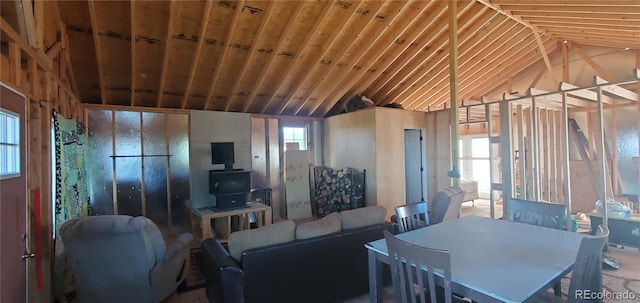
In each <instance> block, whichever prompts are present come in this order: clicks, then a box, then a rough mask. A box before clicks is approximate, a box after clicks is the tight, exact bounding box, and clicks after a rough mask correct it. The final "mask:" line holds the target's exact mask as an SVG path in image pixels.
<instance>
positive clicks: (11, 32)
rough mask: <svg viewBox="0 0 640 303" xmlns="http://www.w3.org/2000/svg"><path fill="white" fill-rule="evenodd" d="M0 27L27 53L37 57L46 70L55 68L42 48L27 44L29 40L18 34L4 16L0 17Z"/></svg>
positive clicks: (10, 39) (39, 63)
mask: <svg viewBox="0 0 640 303" xmlns="http://www.w3.org/2000/svg"><path fill="white" fill-rule="evenodd" d="M0 29H1V30H2V32H3V33H5V34H6V35H7V38H8V39H9V41H11V42H14V43H16V44H18V45H19V46H20V48H21V49H22V50H24V51H25V52H26V53H27V55H29V56H30V57H32V58H35V59H36V61H37V62H38V65H40V66H42V68H43V69H44V70H46V71H49V72H50V71H52V70H53V61H52V60H51V59H50V58H49V57H47V55H46V54H45V53H44V52H43V51H42V50H38V51H36V50H33V49H32V48H31V47H30V46H29V44H27V42H26V41H25V40H24V39H22V37H21V36H20V34H18V33H17V32H16V31H15V30H14V29H13V28H12V27H11V25H9V23H7V21H6V20H4V18H2V17H0Z"/></svg>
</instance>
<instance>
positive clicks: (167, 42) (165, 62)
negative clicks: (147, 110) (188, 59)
mask: <svg viewBox="0 0 640 303" xmlns="http://www.w3.org/2000/svg"><path fill="white" fill-rule="evenodd" d="M176 1H177V0H170V2H169V20H168V21H167V35H166V36H165V38H164V53H163V55H162V67H161V69H162V70H161V71H160V84H159V85H158V101H157V102H156V104H157V107H162V98H163V97H164V83H165V81H166V80H167V79H166V78H167V71H168V69H169V58H170V57H171V56H170V53H171V37H172V32H173V19H174V16H173V15H174V12H175V10H176Z"/></svg>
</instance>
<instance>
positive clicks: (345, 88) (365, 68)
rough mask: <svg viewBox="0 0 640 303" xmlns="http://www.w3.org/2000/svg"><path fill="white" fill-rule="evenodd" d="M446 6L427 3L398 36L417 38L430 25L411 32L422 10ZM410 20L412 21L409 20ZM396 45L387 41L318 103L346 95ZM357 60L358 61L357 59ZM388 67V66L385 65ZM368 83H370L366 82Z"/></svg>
mask: <svg viewBox="0 0 640 303" xmlns="http://www.w3.org/2000/svg"><path fill="white" fill-rule="evenodd" d="M445 7H446V2H445V1H432V2H429V3H428V4H427V6H426V7H425V8H423V9H421V10H420V12H417V14H416V15H415V16H414V17H413V18H406V19H404V20H405V21H408V23H402V24H403V25H402V26H401V27H402V29H403V30H402V32H400V33H399V34H397V35H396V36H397V37H403V36H404V35H407V39H405V40H409V41H414V40H415V39H416V37H418V36H419V35H420V34H421V33H423V31H424V30H425V29H426V28H427V27H428V26H420V27H419V29H421V30H422V31H420V30H415V31H413V32H409V31H410V29H411V27H413V26H416V25H417V23H418V22H419V21H420V20H422V19H421V18H420V16H421V15H420V13H422V12H431V14H436V15H437V14H439V12H440V11H441V10H442V9H444V8H445ZM409 20H410V21H409ZM425 20H431V18H428V17H425ZM411 44H412V43H405V46H404V49H407V48H408V47H409V46H410V45H411ZM394 45H396V43H395V41H389V43H386V45H385V46H384V47H379V48H378V49H377V51H376V53H375V54H374V55H373V56H371V57H372V59H371V60H370V61H369V63H368V64H367V65H364V66H363V67H362V68H361V69H360V70H358V71H356V75H353V76H349V77H348V79H349V80H347V82H346V83H343V81H344V78H345V77H347V75H349V73H345V74H343V76H342V77H341V78H340V79H339V80H336V81H335V82H334V83H335V85H333V86H332V87H331V88H329V89H328V90H327V91H326V94H325V95H324V97H321V98H319V99H318V104H325V103H327V102H330V101H332V100H334V101H336V100H335V98H338V97H341V96H343V95H345V94H346V93H347V91H348V90H349V89H350V88H351V87H353V86H354V85H355V84H356V83H357V82H358V81H360V80H361V79H362V78H363V76H364V75H365V74H366V73H373V71H371V69H372V67H373V66H374V64H376V63H377V62H378V60H380V58H381V57H382V56H383V55H384V54H385V53H387V52H388V51H389V50H390V49H391V48H392V47H393V46H394ZM401 54H402V51H398V52H397V53H396V57H395V58H397V57H399V56H400V55H401ZM393 61H395V60H389V64H391V63H392V62H393ZM356 62H357V61H356ZM385 69H386V67H385ZM369 79H371V81H373V80H374V79H375V77H373V76H371V77H369ZM339 84H342V87H341V88H340V89H339V90H338V92H335V90H336V89H337V86H338V85H339ZM366 85H368V84H366ZM353 95H354V94H351V95H349V96H348V97H347V98H346V100H349V99H351V97H353ZM332 106H333V104H328V106H327V107H326V108H325V109H324V110H323V111H322V112H319V114H320V116H325V115H326V114H327V112H328V111H329V109H330V108H331V107H332ZM311 114H313V111H312V112H311Z"/></svg>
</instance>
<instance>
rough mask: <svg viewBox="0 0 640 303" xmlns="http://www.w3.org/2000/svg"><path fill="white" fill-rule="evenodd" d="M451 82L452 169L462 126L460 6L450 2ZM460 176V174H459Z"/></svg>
mask: <svg viewBox="0 0 640 303" xmlns="http://www.w3.org/2000/svg"><path fill="white" fill-rule="evenodd" d="M448 31H449V79H450V80H449V81H450V85H449V86H450V93H449V96H450V101H449V104H450V107H451V109H450V110H449V113H450V115H449V124H450V125H451V142H452V144H451V163H452V167H453V168H454V170H455V168H458V170H460V169H461V168H460V167H458V163H459V159H460V151H459V150H458V146H459V145H458V137H459V133H460V124H459V123H458V115H459V114H460V113H459V111H458V102H459V101H458V100H459V96H458V81H459V80H458V5H457V2H456V1H449V28H448ZM458 174H459V172H458ZM452 179H453V180H452V181H453V182H452V183H453V184H452V185H453V186H458V185H459V184H460V177H453V178H452Z"/></svg>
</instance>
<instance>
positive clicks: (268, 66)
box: [242, 2, 330, 112]
mask: <svg viewBox="0 0 640 303" xmlns="http://www.w3.org/2000/svg"><path fill="white" fill-rule="evenodd" d="M303 7H304V2H299V3H298V6H297V7H296V10H295V11H294V12H293V15H292V16H291V18H289V21H288V22H287V25H286V26H285V28H284V31H283V32H282V34H281V35H280V38H278V42H277V43H276V45H275V47H274V48H273V50H274V54H277V53H279V52H280V51H282V45H283V44H284V42H285V41H286V38H287V37H289V35H290V34H291V32H292V31H293V29H294V26H293V25H294V24H295V23H296V22H297V21H298V20H299V18H300V14H301V13H302V8H303ZM328 7H330V5H325V8H326V9H325V10H324V12H327V11H328ZM316 24H317V22H316ZM275 58H276V56H273V55H272V56H269V59H267V64H266V65H265V67H264V68H263V69H262V70H261V71H260V75H258V80H256V82H255V84H254V85H253V88H252V89H251V93H250V94H249V98H247V102H245V104H244V106H243V108H242V111H243V112H247V111H248V110H249V107H250V106H251V103H252V102H253V100H254V99H255V97H256V95H257V94H258V90H259V89H260V86H261V85H262V82H264V79H265V77H266V75H267V71H269V70H270V69H271V67H272V66H273V62H274V60H275ZM276 89H277V88H276Z"/></svg>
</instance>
